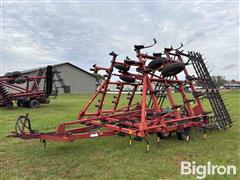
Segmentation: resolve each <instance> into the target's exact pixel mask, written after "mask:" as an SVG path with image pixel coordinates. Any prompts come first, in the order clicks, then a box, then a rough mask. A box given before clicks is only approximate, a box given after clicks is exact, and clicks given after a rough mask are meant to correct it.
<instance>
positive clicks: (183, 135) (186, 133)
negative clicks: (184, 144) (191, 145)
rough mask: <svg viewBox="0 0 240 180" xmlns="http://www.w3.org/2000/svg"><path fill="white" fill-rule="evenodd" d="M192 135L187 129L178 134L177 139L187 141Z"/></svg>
mask: <svg viewBox="0 0 240 180" xmlns="http://www.w3.org/2000/svg"><path fill="white" fill-rule="evenodd" d="M189 134H190V128H185V129H183V130H179V131H177V132H176V135H177V138H178V139H179V140H181V141H185V140H186V139H187V136H189Z"/></svg>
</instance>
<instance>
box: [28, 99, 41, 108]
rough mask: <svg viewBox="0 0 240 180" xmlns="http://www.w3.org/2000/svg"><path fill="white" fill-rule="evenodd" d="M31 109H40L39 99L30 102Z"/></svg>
mask: <svg viewBox="0 0 240 180" xmlns="http://www.w3.org/2000/svg"><path fill="white" fill-rule="evenodd" d="M29 107H30V108H39V107H40V103H39V101H38V100H37V99H32V100H30V102H29Z"/></svg>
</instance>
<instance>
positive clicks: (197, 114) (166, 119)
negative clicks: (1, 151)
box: [13, 41, 231, 142]
mask: <svg viewBox="0 0 240 180" xmlns="http://www.w3.org/2000/svg"><path fill="white" fill-rule="evenodd" d="M155 43H156V41H154V44H153V45H155ZM153 45H150V46H143V45H135V46H134V49H135V52H136V59H135V60H132V59H130V58H128V57H127V58H126V59H125V60H123V61H120V60H119V59H118V55H117V54H116V53H114V52H111V53H110V56H112V60H111V65H110V67H109V68H106V67H99V66H97V65H94V66H93V68H92V69H91V70H92V71H94V72H95V73H98V72H99V71H105V72H106V74H105V75H104V77H105V80H104V81H103V83H102V84H101V85H100V86H99V87H98V89H97V91H96V93H95V94H94V95H93V97H92V98H91V99H90V100H89V101H88V102H87V103H86V105H85V106H84V107H83V109H82V110H81V111H80V112H79V114H78V119H77V120H76V121H70V122H66V123H62V124H60V125H59V126H58V128H57V130H56V131H55V132H50V133H38V132H35V131H33V130H31V128H30V130H29V128H26V129H27V130H28V131H25V130H24V128H23V129H21V128H16V130H15V132H14V133H13V135H14V136H18V137H21V138H24V139H32V138H38V139H42V140H53V141H63V142H71V141H74V140H75V139H79V138H93V137H101V136H111V135H115V134H117V135H120V136H129V137H130V138H133V139H134V140H138V141H141V140H145V141H146V142H148V141H147V137H148V135H149V134H152V133H156V134H157V135H158V137H159V138H166V137H167V136H169V135H170V134H171V133H173V132H176V133H177V137H178V138H179V139H181V140H185V139H186V140H188V139H189V131H190V128H192V127H199V128H201V129H202V130H203V131H205V129H206V128H210V127H212V125H213V124H214V125H216V124H217V125H218V126H219V127H220V128H224V127H226V126H229V125H231V120H230V117H229V115H228V113H227V110H226V108H225V106H224V103H223V101H222V99H221V96H220V95H219V92H218V90H217V88H216V87H215V86H214V84H213V82H212V80H211V77H210V75H209V73H208V71H207V69H206V66H205V64H204V62H203V60H202V58H201V55H200V54H199V53H194V52H189V53H188V54H185V53H183V51H180V50H179V49H180V48H182V45H181V47H180V48H177V49H173V48H172V47H171V48H165V49H164V52H163V53H153V54H152V55H149V54H146V53H142V52H141V51H142V50H143V49H146V48H149V47H151V46H153ZM190 65H193V68H194V70H195V72H196V75H197V77H193V76H191V75H189V73H188V67H189V66H190ZM118 78H119V79H120V80H121V81H119V79H118ZM116 79H117V80H116ZM200 80H201V82H202V84H203V86H204V88H205V91H204V92H198V91H196V90H195V86H194V83H195V81H200ZM113 87H115V88H116V90H115V91H113V92H112V93H111V92H110V91H109V90H111V89H112V88H113ZM186 87H189V88H190V91H191V94H192V95H189V93H187V92H186ZM173 88H174V89H177V91H178V93H174V92H173ZM126 89H127V92H126ZM175 94H179V96H180V97H181V102H179V100H178V101H177V100H176V95H175ZM203 95H206V97H207V99H209V101H210V105H211V107H212V109H213V113H209V112H207V111H206V110H205V109H204V107H203V105H202V102H201V97H202V96H203ZM110 98H113V100H112V107H108V106H106V104H105V102H106V99H110ZM105 106H106V107H105ZM94 108H95V110H96V111H95V112H92V109H94ZM89 109H91V111H90V112H89ZM21 118H22V119H23V120H21V121H20V120H18V121H17V122H18V123H20V124H24V123H22V122H25V121H24V119H26V118H27V117H24V116H23V117H21ZM27 119H28V118H27ZM26 122H29V123H28V124H30V121H28V120H26ZM16 127H19V126H18V125H17V126H16ZM20 127H26V126H25V125H20ZM27 127H28V126H27ZM102 129H104V130H102Z"/></svg>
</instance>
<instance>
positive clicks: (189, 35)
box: [3, 1, 239, 79]
mask: <svg viewBox="0 0 240 180" xmlns="http://www.w3.org/2000/svg"><path fill="white" fill-rule="evenodd" d="M3 13H4V14H3V15H4V16H3V18H4V19H3V20H4V22H3V25H4V29H3V32H4V34H3V35H4V39H3V44H4V47H3V50H4V52H3V57H4V59H3V71H12V70H15V69H21V68H22V69H27V68H32V67H36V66H39V65H43V64H46V63H55V62H56V63H58V62H61V61H65V60H66V59H68V60H70V61H71V62H72V63H74V64H76V65H79V66H80V67H83V68H86V69H89V67H90V66H91V65H92V64H95V63H98V64H100V65H103V66H104V65H107V64H109V61H110V57H108V53H109V52H110V51H112V50H115V51H116V52H117V53H119V54H120V57H122V58H123V57H126V56H127V55H130V57H132V58H133V57H134V51H133V45H134V44H139V43H149V42H151V40H152V39H153V38H154V37H156V38H157V39H158V42H159V45H158V47H155V48H153V49H152V51H162V48H163V47H166V46H170V45H171V44H172V45H174V46H178V45H179V44H180V43H181V42H183V43H184V44H185V49H186V50H196V51H202V52H204V53H205V56H206V57H207V59H208V61H210V65H212V67H213V72H214V73H216V74H222V75H225V76H226V77H227V78H229V79H231V78H235V79H237V78H239V69H238V68H239V66H237V64H238V63H239V62H238V61H239V53H238V51H239V49H238V47H239V43H238V38H239V34H238V28H239V27H238V26H239V22H238V16H239V12H238V3H237V2H214V3H209V2H204V1H197V2H195V1H194V2H193V1H192V2H191V1H190V2H184V3H174V2H169V3H167V2H161V3H156V2H155V3H153V2H152V3H146V2H141V3H137V2H129V3H126V2H125V3H121V2H105V3H103V2H102V3H91V2H90V3H83V2H79V3H78V2H74V3H71V2H69V3H66V2H35V3H22V2H19V3H7V2H4V11H3ZM159 48H161V50H160V49H159ZM13 64H14V65H16V64H17V66H13ZM232 64H235V65H236V66H235V67H234V66H231V68H229V67H230V65H232ZM224 67H228V68H229V69H225V70H224V72H223V70H222V69H223V68H224Z"/></svg>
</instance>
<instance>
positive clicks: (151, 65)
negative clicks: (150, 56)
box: [147, 57, 165, 71]
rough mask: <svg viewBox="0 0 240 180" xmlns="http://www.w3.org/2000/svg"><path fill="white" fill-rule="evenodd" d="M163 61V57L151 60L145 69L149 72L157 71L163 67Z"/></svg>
mask: <svg viewBox="0 0 240 180" xmlns="http://www.w3.org/2000/svg"><path fill="white" fill-rule="evenodd" d="M164 61H165V58H163V57H160V58H159V59H157V60H153V61H151V62H150V63H149V64H148V66H147V69H148V70H151V71H152V70H155V69H158V68H160V67H161V66H162V65H163V63H164Z"/></svg>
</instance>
